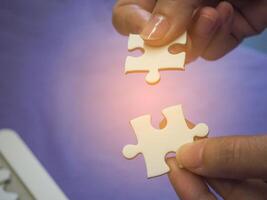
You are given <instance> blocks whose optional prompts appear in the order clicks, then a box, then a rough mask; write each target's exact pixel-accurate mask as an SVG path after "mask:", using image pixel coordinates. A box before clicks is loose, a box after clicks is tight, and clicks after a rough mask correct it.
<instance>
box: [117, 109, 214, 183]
mask: <svg viewBox="0 0 267 200" xmlns="http://www.w3.org/2000/svg"><path fill="white" fill-rule="evenodd" d="M162 113H163V115H164V116H165V118H166V120H167V125H166V126H165V127H164V128H163V129H155V128H154V127H152V126H151V116H150V115H144V116H141V117H138V118H136V119H133V120H132V121H131V125H132V127H133V129H134V132H135V134H136V137H137V140H138V143H137V145H126V146H125V147H124V148H123V151H122V153H123V155H124V156H125V157H126V158H128V159H133V158H134V157H135V156H137V155H138V154H139V153H142V154H143V156H144V160H145V163H146V169H147V177H148V178H151V177H155V176H160V175H163V174H165V173H167V172H168V171H169V170H170V169H169V167H168V165H167V164H166V162H165V156H166V155H167V154H168V153H170V152H174V153H175V152H176V151H177V150H178V149H179V147H180V146H182V145H183V144H185V143H189V142H193V141H194V137H196V136H198V137H205V136H207V134H208V131H209V130H208V127H207V125H206V124H203V123H201V124H198V125H196V126H195V127H194V128H193V129H189V128H188V126H187V124H186V121H185V119H184V115H183V112H182V107H181V105H177V106H172V107H168V108H166V109H164V110H163V111H162Z"/></svg>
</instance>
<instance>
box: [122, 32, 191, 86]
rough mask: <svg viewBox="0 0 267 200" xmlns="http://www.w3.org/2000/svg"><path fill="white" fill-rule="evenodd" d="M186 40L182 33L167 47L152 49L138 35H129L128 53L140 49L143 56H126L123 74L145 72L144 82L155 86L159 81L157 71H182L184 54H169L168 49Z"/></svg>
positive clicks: (184, 42)
mask: <svg viewBox="0 0 267 200" xmlns="http://www.w3.org/2000/svg"><path fill="white" fill-rule="evenodd" d="M186 40H187V34H186V33H184V34H183V35H182V36H180V37H179V38H177V39H176V40H175V41H173V42H171V43H170V44H168V45H165V46H161V47H152V46H148V45H146V44H145V42H144V40H143V39H142V38H141V37H140V36H139V35H135V34H130V36H129V41H128V49H129V51H133V50H135V49H142V50H143V51H144V54H143V55H142V56H139V57H132V56H128V57H127V58H126V62H125V73H128V72H144V71H147V72H148V74H147V76H146V78H145V80H146V82H147V83H149V84H156V83H157V82H158V81H159V80H160V73H159V70H164V69H165V70H167V69H184V64H185V56H186V54H185V52H181V53H177V54H171V53H170V52H169V51H168V48H169V47H170V46H172V45H173V44H182V45H185V44H186Z"/></svg>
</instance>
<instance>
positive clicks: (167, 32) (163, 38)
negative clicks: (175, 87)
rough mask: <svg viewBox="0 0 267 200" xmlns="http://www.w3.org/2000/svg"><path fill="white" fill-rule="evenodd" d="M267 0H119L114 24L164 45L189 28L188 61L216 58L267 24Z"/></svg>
mask: <svg viewBox="0 0 267 200" xmlns="http://www.w3.org/2000/svg"><path fill="white" fill-rule="evenodd" d="M266 10H267V0H229V1H228V2H226V1H220V0H118V1H117V3H116V5H115V6H114V10H113V24H114V26H115V27H116V29H117V30H118V31H119V32H120V33H122V34H129V33H139V34H141V36H142V37H143V39H145V40H146V43H147V44H149V45H164V44H166V43H168V42H170V41H172V40H174V39H175V38H177V37H178V36H179V35H181V34H182V33H183V32H185V31H186V30H188V32H189V38H190V40H189V43H188V47H187V48H188V49H187V62H190V61H192V60H194V59H196V58H197V57H199V56H201V57H203V58H205V59H208V60H215V59H218V58H220V57H222V56H224V55H225V54H226V53H228V52H229V51H231V50H232V49H233V48H235V47H236V46H237V45H238V44H240V42H241V41H242V40H243V39H244V38H246V37H249V36H252V35H255V34H258V33H260V32H262V31H263V30H264V29H265V28H266V26H267V12H266Z"/></svg>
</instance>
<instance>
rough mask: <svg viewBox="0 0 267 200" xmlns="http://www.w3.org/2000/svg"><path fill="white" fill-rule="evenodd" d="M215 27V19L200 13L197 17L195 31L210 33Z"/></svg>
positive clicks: (204, 33)
mask: <svg viewBox="0 0 267 200" xmlns="http://www.w3.org/2000/svg"><path fill="white" fill-rule="evenodd" d="M215 28H216V20H214V19H211V18H210V17H208V16H206V15H201V16H200V17H199V19H198V23H197V25H196V32H197V33H198V34H199V35H203V36H205V35H207V36H208V35H210V34H211V33H213V31H215Z"/></svg>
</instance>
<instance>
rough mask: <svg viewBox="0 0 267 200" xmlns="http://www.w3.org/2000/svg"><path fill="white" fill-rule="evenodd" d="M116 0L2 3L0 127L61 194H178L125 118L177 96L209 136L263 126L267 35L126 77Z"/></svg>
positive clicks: (153, 110)
mask: <svg viewBox="0 0 267 200" xmlns="http://www.w3.org/2000/svg"><path fill="white" fill-rule="evenodd" d="M113 4H114V1H108V0H101V1H100V0H92V1H85V0H75V1H72V0H53V1H52V0H24V1H20V0H13V1H9V0H1V1H0V128H11V129H14V130H15V131H17V132H18V133H19V135H20V136H21V137H22V138H23V140H24V141H25V142H26V143H27V145H28V146H29V147H30V148H31V150H32V151H33V152H34V154H35V155H36V156H37V157H38V159H39V160H40V161H41V163H42V164H43V165H44V167H45V168H46V169H47V171H48V172H49V173H50V174H51V176H52V177H53V178H54V179H55V180H56V182H57V183H58V184H59V186H60V187H61V188H62V189H63V191H64V192H65V193H66V195H67V196H68V197H69V198H70V199H73V200H83V199H85V200H87V199H99V200H102V199H103V200H105V199H128V200H131V199H140V200H141V199H144V200H145V199H154V200H160V199H177V197H176V194H175V193H174V191H173V189H172V188H171V185H170V184H169V182H168V179H167V176H161V177H159V178H155V179H151V180H147V179H146V169H145V165H144V160H143V157H142V156H138V157H137V158H136V159H134V160H131V161H127V160H125V159H124V158H123V157H122V154H121V149H122V148H123V146H124V145H126V144H129V143H133V144H135V143H136V138H135V135H134V132H133V130H132V129H131V127H130V125H129V120H131V119H133V118H135V117H137V116H140V115H143V114H151V115H152V116H153V122H152V124H153V125H154V126H155V127H157V124H158V122H159V121H160V119H162V116H161V114H160V111H161V110H162V109H163V108H165V107H167V106H171V105H176V104H182V105H183V110H184V114H185V116H186V117H187V118H188V119H189V120H190V121H193V122H195V123H199V122H205V123H207V124H208V125H209V127H210V137H215V136H223V135H234V134H262V133H266V131H267V123H266V119H267V106H266V102H267V91H266V87H267V78H266V74H267V42H266V41H267V33H266V32H265V33H263V34H261V35H259V36H257V37H254V38H251V39H248V40H246V41H245V42H244V44H243V45H241V46H240V47H238V48H237V49H235V50H234V51H233V52H232V53H231V54H229V55H227V56H225V57H224V58H222V59H220V60H218V61H215V62H207V61H204V60H201V59H200V60H198V61H196V62H194V63H192V64H190V65H188V66H187V67H186V70H185V72H173V71H171V72H168V71H164V72H162V73H161V74H162V78H161V82H160V83H159V84H157V85H156V86H149V85H147V84H146V83H145V82H144V76H145V74H129V75H127V76H126V75H124V74H123V71H124V69H123V68H124V61H125V58H126V56H127V55H128V52H127V38H126V37H123V36H120V35H118V34H117V33H116V32H115V30H114V29H113V27H112V25H111V10H112V5H113Z"/></svg>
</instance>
